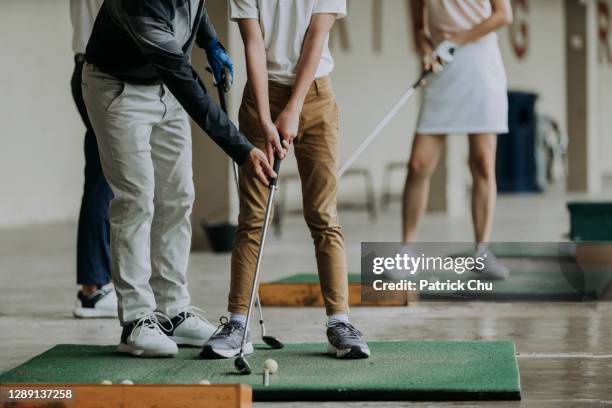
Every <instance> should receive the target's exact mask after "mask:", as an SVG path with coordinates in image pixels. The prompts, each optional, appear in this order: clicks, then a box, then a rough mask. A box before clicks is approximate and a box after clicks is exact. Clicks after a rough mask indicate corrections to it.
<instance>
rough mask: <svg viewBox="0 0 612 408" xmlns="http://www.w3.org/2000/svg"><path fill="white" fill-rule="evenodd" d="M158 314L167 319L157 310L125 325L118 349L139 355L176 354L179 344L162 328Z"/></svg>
mask: <svg viewBox="0 0 612 408" xmlns="http://www.w3.org/2000/svg"><path fill="white" fill-rule="evenodd" d="M158 315H159V316H162V317H163V318H165V319H167V317H165V316H164V315H162V314H161V313H158V312H155V313H151V314H148V315H146V316H143V317H141V318H140V319H139V320H134V321H132V322H130V323H128V324H126V325H125V326H123V331H122V332H121V342H120V343H119V346H117V350H118V351H119V352H121V353H128V354H131V355H133V356H137V357H174V356H176V355H177V354H178V346H177V345H176V343H175V342H173V341H172V340H170V339H169V338H168V336H166V335H165V334H164V332H163V331H162V330H161V329H160V327H159V321H158V320H157V316H158Z"/></svg>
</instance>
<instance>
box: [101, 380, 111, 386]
mask: <svg viewBox="0 0 612 408" xmlns="http://www.w3.org/2000/svg"><path fill="white" fill-rule="evenodd" d="M100 384H102V385H111V384H112V381H110V380H102V382H100Z"/></svg>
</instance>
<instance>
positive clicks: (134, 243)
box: [83, 0, 276, 357]
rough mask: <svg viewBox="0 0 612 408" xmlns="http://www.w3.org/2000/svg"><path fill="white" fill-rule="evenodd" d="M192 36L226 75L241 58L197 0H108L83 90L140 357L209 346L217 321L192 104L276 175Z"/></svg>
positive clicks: (260, 169)
mask: <svg viewBox="0 0 612 408" xmlns="http://www.w3.org/2000/svg"><path fill="white" fill-rule="evenodd" d="M194 42H196V43H197V45H198V46H199V47H201V48H203V49H204V50H206V54H207V57H208V61H209V63H210V64H211V66H212V68H213V71H214V74H215V75H216V76H217V78H218V77H219V75H220V72H221V69H222V67H223V66H224V65H225V66H228V67H229V68H230V69H231V67H232V64H231V60H230V58H229V56H228V55H227V54H226V53H225V50H224V48H223V47H222V46H221V44H220V43H219V40H218V39H217V36H216V34H215V31H214V29H213V27H212V25H211V24H210V22H209V20H208V15H207V12H206V8H205V7H204V2H203V1H199V0H105V1H104V4H103V5H102V8H101V10H100V13H99V15H98V17H97V19H96V23H95V25H94V29H93V33H92V36H91V39H90V41H89V44H88V46H87V56H86V58H87V63H86V64H85V67H84V69H83V93H84V97H85V103H86V105H87V111H88V113H89V117H90V119H91V123H92V125H93V128H94V130H95V133H96V136H97V140H98V146H99V149H100V157H101V161H102V168H103V170H104V174H105V176H106V178H107V180H108V182H109V184H110V186H111V188H112V190H113V193H114V199H113V200H112V201H111V204H110V224H111V260H112V267H111V271H112V275H113V281H114V284H115V288H116V291H117V295H118V299H119V319H120V321H121V324H122V326H123V332H122V335H121V342H120V344H119V351H121V352H126V353H130V354H133V355H136V356H144V357H151V356H173V355H176V354H177V352H178V349H177V344H188V345H197V346H201V345H202V343H203V342H204V341H206V340H207V339H208V338H209V336H210V335H211V334H212V333H213V332H214V330H215V327H214V326H212V325H211V324H210V323H209V322H208V321H207V320H206V319H205V318H204V317H203V316H202V315H201V313H200V311H199V309H197V308H194V307H192V306H191V300H190V296H189V292H188V291H187V276H186V274H187V261H188V257H189V249H190V246H191V223H190V214H191V208H192V205H193V200H194V187H193V180H192V165H191V163H192V150H191V131H190V128H189V119H188V116H187V113H189V115H191V117H192V118H193V119H194V121H195V122H196V123H197V124H198V125H200V126H201V127H202V128H203V129H204V130H205V131H206V132H207V133H208V134H209V135H210V136H211V138H212V139H213V140H214V141H215V142H217V144H219V145H220V146H221V147H222V148H223V150H224V151H225V152H226V153H227V154H229V155H230V156H231V157H232V158H233V159H234V160H235V161H236V162H238V163H239V164H241V165H242V164H246V165H245V166H243V170H247V171H245V172H244V174H245V178H250V177H253V175H256V177H257V178H259V179H260V181H261V182H262V183H263V184H265V185H268V184H269V178H271V177H275V176H276V175H275V174H274V172H273V170H272V168H271V166H270V164H269V163H268V161H267V158H266V156H265V154H264V153H263V152H262V151H261V150H259V149H257V148H254V146H253V145H252V144H251V142H249V141H248V140H247V139H246V138H245V137H244V136H243V135H242V134H241V133H240V132H238V130H237V129H236V128H235V126H234V125H233V124H232V123H231V122H230V121H229V119H228V117H227V116H226V115H225V114H224V113H223V112H222V111H221V109H220V108H219V107H218V106H217V105H216V104H215V103H214V102H213V100H212V98H211V97H210V96H209V95H208V94H207V92H206V89H205V88H204V86H203V84H202V82H201V80H200V78H199V77H198V76H197V74H196V73H195V71H194V69H193V68H192V66H191V65H190V64H189V56H190V53H191V49H192V45H193V43H194ZM196 160H197V157H196ZM245 167H246V169H245ZM247 173H248V176H247ZM158 317H162V318H163V319H162V321H161V322H160V321H159V320H158Z"/></svg>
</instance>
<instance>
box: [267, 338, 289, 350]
mask: <svg viewBox="0 0 612 408" xmlns="http://www.w3.org/2000/svg"><path fill="white" fill-rule="evenodd" d="M261 339H262V340H263V342H264V343H266V344H267V345H268V346H269V347H271V348H273V349H277V350H278V349H282V348H283V347H285V345H284V344H283V343H282V342H281V341H280V340H279V339H277V338H276V337H274V336H262V338H261Z"/></svg>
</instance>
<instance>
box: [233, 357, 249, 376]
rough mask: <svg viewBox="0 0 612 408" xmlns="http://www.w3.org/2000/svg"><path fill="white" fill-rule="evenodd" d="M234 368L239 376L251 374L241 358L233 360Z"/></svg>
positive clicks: (244, 360)
mask: <svg viewBox="0 0 612 408" xmlns="http://www.w3.org/2000/svg"><path fill="white" fill-rule="evenodd" d="M234 367H235V368H236V370H237V371H238V372H239V373H240V374H245V375H246V374H251V366H250V365H249V362H248V361H247V360H246V358H244V357H243V356H238V357H236V359H235V360H234Z"/></svg>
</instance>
